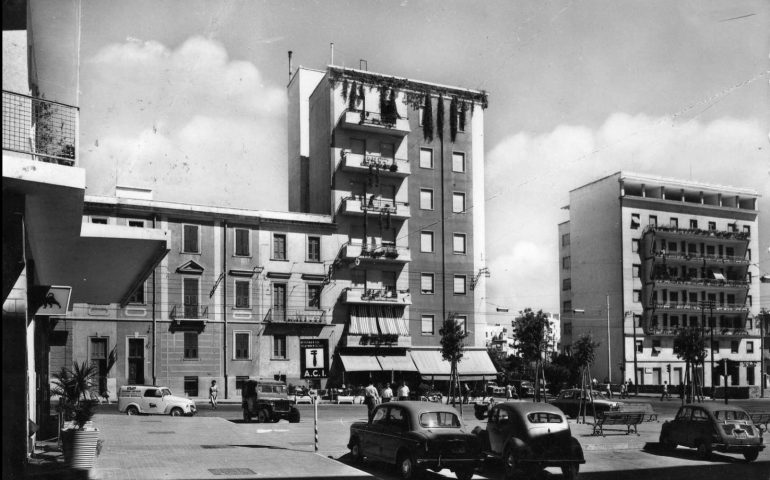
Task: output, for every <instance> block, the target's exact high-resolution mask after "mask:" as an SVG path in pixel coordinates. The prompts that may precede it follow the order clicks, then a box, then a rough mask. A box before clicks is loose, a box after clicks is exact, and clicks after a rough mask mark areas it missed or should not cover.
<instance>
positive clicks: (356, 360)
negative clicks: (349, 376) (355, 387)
mask: <svg viewBox="0 0 770 480" xmlns="http://www.w3.org/2000/svg"><path fill="white" fill-rule="evenodd" d="M340 360H342V366H343V367H345V371H346V372H379V371H382V367H380V362H378V361H377V357H375V356H374V355H340Z"/></svg>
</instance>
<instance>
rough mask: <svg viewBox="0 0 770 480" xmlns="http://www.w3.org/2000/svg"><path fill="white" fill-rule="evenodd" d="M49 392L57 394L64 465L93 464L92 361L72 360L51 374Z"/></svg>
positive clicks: (96, 440) (96, 434)
mask: <svg viewBox="0 0 770 480" xmlns="http://www.w3.org/2000/svg"><path fill="white" fill-rule="evenodd" d="M53 377H54V380H53V389H52V390H51V393H53V394H54V395H58V396H59V407H58V409H59V412H60V414H61V418H62V420H63V423H62V424H61V427H62V428H61V439H62V446H63V452H64V459H65V461H66V462H67V465H68V466H70V467H71V468H73V469H77V470H89V469H91V467H93V466H94V460H95V459H96V455H97V450H98V447H99V430H97V429H96V428H95V427H94V425H93V423H92V422H91V419H92V418H93V416H94V414H95V413H96V407H97V405H98V403H99V401H98V399H97V395H98V392H97V386H98V382H97V370H96V366H95V365H93V364H90V365H89V364H88V363H87V362H83V363H80V364H78V363H77V362H75V363H74V364H73V366H72V368H66V367H62V369H61V370H60V371H59V372H57V373H55V374H54V375H53Z"/></svg>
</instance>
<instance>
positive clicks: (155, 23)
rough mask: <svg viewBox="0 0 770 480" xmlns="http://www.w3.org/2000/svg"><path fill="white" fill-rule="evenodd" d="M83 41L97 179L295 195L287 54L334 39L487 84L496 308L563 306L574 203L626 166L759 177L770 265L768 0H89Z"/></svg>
mask: <svg viewBox="0 0 770 480" xmlns="http://www.w3.org/2000/svg"><path fill="white" fill-rule="evenodd" d="M80 41H81V51H80V61H81V64H80V71H79V74H80V76H79V78H80V98H79V105H80V108H81V116H80V131H81V151H82V156H81V161H82V164H83V166H84V167H85V168H86V169H87V171H88V193H89V194H99V195H113V194H114V188H115V185H116V184H118V185H128V186H136V187H144V188H151V189H153V191H154V194H155V198H156V199H158V200H168V201H177V202H185V203H195V204H203V205H218V206H231V207H238V208H253V209H264V210H286V209H287V207H288V201H287V193H288V186H287V176H288V174H287V163H286V158H287V157H286V151H287V135H286V129H287V126H286V125H287V120H286V103H287V99H286V84H287V82H288V79H289V66H288V59H287V52H288V51H289V50H291V51H293V66H294V68H296V67H297V66H299V65H302V66H304V67H309V68H317V69H323V68H325V66H326V65H328V64H329V63H331V58H330V55H331V52H330V44H331V43H334V64H337V65H343V66H348V67H355V68H358V67H359V66H360V61H361V60H362V59H363V60H365V61H366V64H367V67H368V69H369V70H371V71H375V72H381V73H386V74H390V75H396V76H403V77H408V78H412V79H416V80H423V81H429V82H436V83H442V84H446V85H455V86H460V87H465V88H472V89H481V90H485V91H487V92H488V93H489V108H488V109H487V110H486V111H485V114H484V120H485V131H484V142H485V161H486V176H485V188H486V198H485V204H486V206H485V208H486V214H487V215H486V219H487V227H486V228H487V239H486V255H485V256H486V258H487V266H488V267H489V270H490V272H491V277H490V278H487V279H484V280H482V281H486V282H487V298H486V299H485V302H486V305H487V307H488V308H489V309H491V310H492V311H495V309H496V307H501V308H507V309H509V311H510V312H517V311H519V310H522V309H524V308H525V307H531V308H533V309H535V310H537V309H541V308H542V309H544V310H546V311H554V312H556V311H558V308H559V297H558V294H559V290H558V288H559V284H558V266H559V258H558V245H557V224H558V223H560V222H562V221H564V220H567V218H568V217H567V213H566V211H565V210H562V209H561V207H563V206H565V205H567V204H568V202H569V195H568V192H569V190H571V189H574V188H576V187H579V186H581V185H583V184H585V183H587V182H590V181H592V180H595V179H598V178H601V177H603V176H605V175H608V174H611V173H614V172H617V171H619V170H626V171H630V172H635V173H644V174H653V175H661V176H666V177H674V178H681V179H689V180H695V181H702V182H708V183H716V184H720V185H732V186H739V187H748V188H752V189H755V190H756V191H757V192H759V193H760V194H761V195H762V198H761V199H760V201H759V210H760V212H761V214H760V231H759V239H760V250H761V256H760V258H759V269H760V272H761V273H763V274H766V273H770V155H768V150H770V142H769V137H768V132H770V109H769V108H768V107H769V106H770V89H769V88H768V81H769V80H770V70H769V68H770V63H769V62H768V45H770V3H768V2H767V1H766V0H755V1H751V0H737V1H730V2H724V1H710V0H690V1H671V0H659V1H655V0H653V1H627V0H626V1H624V0H607V1H598V0H596V1H595V0H585V1H542V0H531V1H509V0H501V1H483V2H482V1H463V2H460V1H447V0H441V1H439V0H436V1H412V0H401V1H368V0H349V1H343V0H329V1H315V2H310V1H278V0H270V1H216V2H214V1H190V0H184V1H182V0H167V1H164V2H156V1H131V2H103V1H97V0H83V2H82V14H81V40H80ZM762 293H763V299H762V300H761V306H762V307H766V308H770V298H769V297H770V291H768V290H767V289H765V290H763V292H762ZM488 321H490V322H491V323H499V322H504V323H505V322H508V321H509V318H508V317H506V316H504V315H490V316H489V319H488Z"/></svg>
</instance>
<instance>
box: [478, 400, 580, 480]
mask: <svg viewBox="0 0 770 480" xmlns="http://www.w3.org/2000/svg"><path fill="white" fill-rule="evenodd" d="M473 433H474V434H475V435H476V436H477V437H478V438H479V443H480V444H481V449H482V450H483V452H484V454H485V455H487V456H489V457H493V458H499V459H502V460H503V467H504V468H505V476H506V478H514V477H515V475H516V474H517V473H518V471H519V470H520V471H522V473H524V474H525V477H524V478H530V477H532V478H534V477H536V476H537V474H538V473H539V472H540V471H542V470H543V469H544V468H546V467H561V470H562V473H563V474H564V478H566V479H568V480H573V479H575V478H577V476H578V472H579V470H580V464H581V463H585V458H584V457H583V448H582V447H581V446H580V443H579V442H578V441H577V439H575V437H573V436H572V432H571V430H570V428H569V423H567V417H566V416H565V415H564V413H563V412H562V411H561V410H559V409H558V408H556V407H554V406H553V405H550V404H548V403H529V402H505V403H498V404H496V405H494V406H492V408H491V409H490V411H489V420H488V421H487V428H486V429H483V428H481V427H476V428H475V429H474V430H473Z"/></svg>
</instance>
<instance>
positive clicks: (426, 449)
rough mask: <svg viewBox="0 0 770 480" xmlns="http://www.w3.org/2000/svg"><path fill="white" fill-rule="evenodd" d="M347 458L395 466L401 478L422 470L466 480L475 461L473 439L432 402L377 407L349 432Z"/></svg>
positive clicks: (448, 411)
mask: <svg viewBox="0 0 770 480" xmlns="http://www.w3.org/2000/svg"><path fill="white" fill-rule="evenodd" d="M348 448H349V449H350V453H351V455H352V456H353V458H354V459H355V460H356V461H361V460H363V459H364V458H367V459H373V460H380V461H383V462H387V463H390V464H396V466H397V467H398V471H399V474H400V475H401V478H404V479H411V478H415V477H416V476H417V475H418V474H419V473H420V470H422V469H426V468H427V469H432V470H435V471H439V470H441V469H442V468H449V469H450V470H452V471H453V472H454V473H455V475H457V478H458V479H460V480H469V479H470V478H471V477H473V472H474V470H475V469H476V467H477V466H478V465H479V463H480V460H481V451H480V449H479V444H478V442H477V439H476V437H475V436H474V435H473V434H471V431H470V429H468V428H467V427H466V426H465V424H464V423H463V421H462V419H461V418H460V416H459V415H458V414H457V410H455V409H454V408H452V407H451V406H449V405H443V404H438V403H432V402H415V401H403V402H388V403H383V404H380V405H377V406H376V407H375V408H374V411H373V412H372V416H371V418H370V419H369V421H368V422H357V423H354V424H352V425H351V426H350V440H349V441H348Z"/></svg>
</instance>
